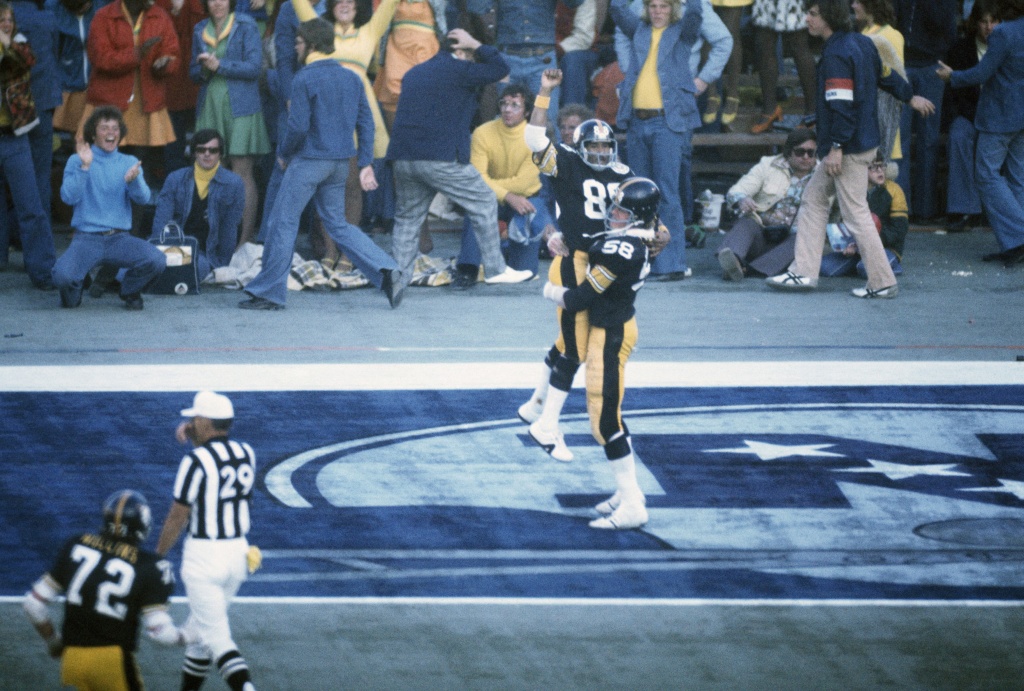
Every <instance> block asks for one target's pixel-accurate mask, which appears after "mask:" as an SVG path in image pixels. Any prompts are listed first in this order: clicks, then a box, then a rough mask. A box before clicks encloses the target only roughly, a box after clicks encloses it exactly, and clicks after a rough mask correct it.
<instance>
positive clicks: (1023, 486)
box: [960, 480, 1024, 501]
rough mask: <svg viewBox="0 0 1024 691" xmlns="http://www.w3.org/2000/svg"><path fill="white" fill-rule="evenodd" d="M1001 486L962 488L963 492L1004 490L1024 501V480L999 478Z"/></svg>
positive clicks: (1005, 492)
mask: <svg viewBox="0 0 1024 691" xmlns="http://www.w3.org/2000/svg"><path fill="white" fill-rule="evenodd" d="M999 484H1000V485H1002V486H1001V487H972V488H970V489H961V490H960V491H961V492H1003V493H1004V494H1012V495H1013V496H1015V497H1017V498H1018V499H1020V500H1022V501H1024V482H1020V481H1018V480H999Z"/></svg>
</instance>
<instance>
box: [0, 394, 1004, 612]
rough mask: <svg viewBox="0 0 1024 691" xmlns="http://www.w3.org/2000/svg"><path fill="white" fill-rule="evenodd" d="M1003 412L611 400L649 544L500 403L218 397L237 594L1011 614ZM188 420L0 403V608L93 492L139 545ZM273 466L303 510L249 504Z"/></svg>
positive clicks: (588, 465)
mask: <svg viewBox="0 0 1024 691" xmlns="http://www.w3.org/2000/svg"><path fill="white" fill-rule="evenodd" d="M1022 393H1024V387H1019V386H1002V387H999V386H995V387H992V386H988V387H980V386H977V387H975V386H915V387H899V386H887V387H886V386H882V387H821V388H816V387H810V388H798V387H787V388H743V389H739V388H700V389H685V388H665V389H653V388H652V389H643V388H638V389H630V390H629V392H628V394H627V410H626V415H625V417H626V420H627V422H628V424H629V425H630V427H631V429H632V430H633V434H634V445H635V448H636V451H637V455H638V458H639V459H640V460H641V462H642V467H643V469H644V477H643V478H642V483H646V484H645V491H647V492H648V496H649V504H648V506H649V508H650V510H651V522H650V524H649V525H648V526H647V527H646V529H645V530H643V531H628V532H604V531H595V530H592V529H590V528H588V526H587V521H588V520H589V519H590V518H592V517H593V514H592V512H590V511H589V510H588V507H590V506H592V505H593V504H594V503H595V502H596V501H599V500H600V499H602V498H603V497H605V496H607V494H609V493H610V492H611V490H612V489H613V484H612V480H611V475H610V472H609V471H608V470H607V468H606V467H604V464H603V456H602V454H601V451H600V449H599V448H598V447H597V446H596V445H595V444H594V442H593V440H592V439H591V438H590V437H589V434H588V429H589V427H588V424H587V423H586V421H585V420H584V419H583V416H580V415H576V416H575V417H570V418H567V422H566V431H567V439H568V441H569V444H570V446H572V447H573V448H574V449H577V451H578V453H577V455H578V456H579V458H578V459H577V461H575V462H574V463H572V464H559V463H556V462H554V461H552V460H551V459H549V458H548V457H547V456H546V455H544V454H543V453H542V452H541V451H540V450H539V449H537V448H536V447H535V446H533V445H532V444H531V443H530V442H529V440H528V438H527V437H526V435H525V426H524V425H522V424H521V423H518V422H517V421H515V420H514V415H515V410H516V408H517V407H518V405H519V404H520V403H521V402H522V400H523V398H524V392H523V391H521V390H472V391H464V390H445V391H357V392H302V391H291V392H250V391H247V392H237V393H233V394H231V397H232V399H233V400H234V403H235V408H236V410H237V411H238V421H237V423H236V428H235V430H234V434H233V436H235V437H237V438H239V439H243V440H245V441H248V442H250V443H251V444H252V446H253V447H254V449H255V450H256V453H257V462H258V468H259V471H260V478H261V481H260V485H259V489H258V495H257V501H256V503H255V506H254V510H253V524H254V530H253V533H252V535H251V537H252V541H253V542H255V543H257V544H259V545H260V547H261V548H262V549H263V550H264V551H265V553H266V554H267V559H266V562H265V567H264V569H263V570H262V571H260V572H259V573H258V574H257V575H256V576H255V577H254V578H252V579H251V580H250V581H249V583H247V584H246V586H245V588H244V589H243V594H245V595H352V596H363V595H367V596H369V595H375V596H510V597H644V598H670V597H671V598H691V597H694V598H705V597H706V598H787V599H789V598H899V599H908V598H909V599H965V598H966V599H971V598H983V599H1015V600H1016V599H1022V598H1024V583H1022V576H1021V572H1022V569H1020V559H1021V556H1022V548H1024V539H1018V538H1017V537H1016V535H1017V534H1018V531H1019V528H1020V526H1022V525H1024V489H1019V488H1018V487H1017V485H1015V484H1014V483H1021V487H1024V434H1022V432H1024V425H1021V424H1019V423H1020V422H1021V421H1024V411H1022V409H1021V408H1020V407H1019V404H1020V403H1021V402H1022V401H1024V397H1022V395H1021V394H1022ZM189 402H190V396H189V395H187V394H182V393H154V392H146V393H124V392H118V393H64V392H61V393H0V416H2V418H3V420H4V424H3V428H2V429H3V431H2V433H0V436H2V439H3V444H2V449H0V467H2V468H3V469H4V472H3V474H2V476H0V506H2V507H3V508H2V510H0V553H2V554H3V555H4V558H3V560H0V595H18V594H21V593H23V592H24V591H25V590H26V588H27V587H28V586H29V585H30V584H31V582H32V580H34V579H35V578H36V577H37V576H38V575H39V574H40V573H42V572H43V571H45V570H46V568H47V567H48V565H49V560H50V559H51V558H52V557H53V555H54V553H55V551H56V549H57V546H58V545H59V544H60V542H61V541H62V540H63V539H65V538H66V537H67V536H68V535H69V534H70V533H72V532H74V531H79V530H88V529H93V528H95V527H96V525H97V522H98V521H97V518H98V510H99V506H100V504H101V503H102V501H103V499H104V498H105V497H106V496H107V495H108V494H109V493H110V492H112V491H113V490H115V489H118V488H121V487H132V488H135V489H138V490H140V491H142V492H143V493H144V494H145V495H146V496H147V497H148V498H149V501H150V503H151V504H152V506H153V509H154V520H155V524H156V525H155V526H154V533H155V532H156V531H158V530H159V524H160V522H161V521H162V518H163V516H164V515H165V513H166V511H167V509H168V507H169V503H170V500H169V495H170V489H171V485H172V483H173V480H174V474H175V471H176V469H177V464H178V461H179V460H180V458H181V455H182V453H183V449H182V447H180V446H179V445H178V444H177V443H176V442H175V441H174V439H173V431H174V428H175V427H176V425H177V424H178V422H179V420H180V418H179V417H178V415H177V413H178V411H179V410H180V409H181V408H183V407H186V406H187V405H188V404H189ZM583 409H584V403H583V398H582V394H581V393H578V392H574V393H573V394H572V396H571V397H570V399H569V402H568V404H567V406H566V410H567V411H568V412H574V413H579V411H581V410H583ZM453 425H457V426H460V427H458V428H456V429H452V426H453ZM758 449H762V451H761V453H760V455H758V453H756V451H757V450H758ZM763 449H768V451H763ZM772 449H775V450H776V452H775V453H776V454H782V455H779V456H778V457H774V456H773V454H772V452H771V450H772ZM778 449H782V450H783V451H777V450H778ZM787 449H788V450H789V452H786V451H785V450H787ZM800 449H803V450H802V451H800ZM787 453H788V455H787ZM302 454H306V456H302ZM297 458H302V459H305V460H304V461H303V462H297V461H295V459H297ZM293 461H295V468H296V469H295V471H294V472H292V473H289V474H288V475H287V478H288V479H289V481H290V484H291V487H292V488H293V489H294V492H295V497H297V498H299V499H301V501H304V502H307V503H308V506H304V507H300V506H298V505H296V504H295V503H294V502H292V500H290V499H288V495H286V494H283V493H281V492H280V491H278V490H274V491H271V489H268V484H267V480H268V477H271V476H273V475H274V473H275V472H276V473H278V474H280V472H281V468H283V467H285V466H282V464H287V463H290V462H293ZM275 469H276V471H275ZM276 486H277V485H275V487H276ZM290 504H291V505H290ZM815 531H818V532H817V533H815ZM154 543H155V535H154V536H153V537H151V538H150V542H149V545H150V546H152V545H153V544H154ZM179 555H180V545H179V547H178V548H177V549H176V550H175V552H173V553H172V558H174V559H177V558H178V556H179ZM179 587H180V586H179Z"/></svg>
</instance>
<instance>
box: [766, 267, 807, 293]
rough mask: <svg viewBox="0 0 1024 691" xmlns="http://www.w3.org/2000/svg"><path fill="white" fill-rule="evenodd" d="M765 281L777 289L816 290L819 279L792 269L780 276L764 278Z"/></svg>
mask: <svg viewBox="0 0 1024 691" xmlns="http://www.w3.org/2000/svg"><path fill="white" fill-rule="evenodd" d="M764 282H765V283H767V284H768V286H769V287H771V288H775V289H776V290H814V289H815V288H817V287H818V279H816V278H807V277H806V276H801V275H800V274H795V273H793V272H792V271H787V272H786V273H784V274H779V275H778V276H771V277H769V278H766V279H764Z"/></svg>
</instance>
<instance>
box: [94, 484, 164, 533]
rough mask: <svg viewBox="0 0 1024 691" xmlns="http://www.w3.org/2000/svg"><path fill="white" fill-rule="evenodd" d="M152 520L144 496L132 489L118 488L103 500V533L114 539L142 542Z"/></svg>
mask: <svg viewBox="0 0 1024 691" xmlns="http://www.w3.org/2000/svg"><path fill="white" fill-rule="evenodd" d="M152 522H153V520H152V512H151V511H150V510H149V504H148V503H147V502H146V498H145V497H144V496H142V495H141V494H139V493H138V492H136V491H134V490H130V489H122V490H119V491H117V492H114V493H113V494H111V495H110V496H109V497H107V500H106V501H105V502H103V534H104V535H106V536H107V537H110V538H112V539H114V540H120V541H121V542H130V543H132V544H134V545H138V544H142V543H143V542H145V541H146V537H147V536H148V535H149V528H150V525H151V524H152Z"/></svg>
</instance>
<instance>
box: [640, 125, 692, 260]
mask: <svg viewBox="0 0 1024 691" xmlns="http://www.w3.org/2000/svg"><path fill="white" fill-rule="evenodd" d="M692 135H693V132H690V131H687V132H673V131H672V130H670V129H669V128H668V125H667V124H666V122H665V117H664V116H659V117H653V118H650V119H648V120H641V119H639V118H636V117H634V118H632V119H631V120H630V121H629V131H628V132H627V133H626V143H627V146H628V147H629V148H628V151H629V161H628V163H629V167H630V168H632V169H633V172H634V173H635V174H636V175H641V176H643V177H646V178H650V179H651V180H654V182H655V183H656V184H657V185H658V187H659V188H660V189H661V203H660V204H659V205H658V215H659V216H660V217H661V222H662V223H663V224H664V225H665V227H666V228H668V230H669V232H670V233H671V234H672V240H671V241H670V242H669V243H668V246H667V247H666V248H665V249H664V250H662V251H661V254H659V255H658V256H657V257H656V258H655V259H654V261H653V262H651V273H652V274H655V275H657V274H668V273H675V272H677V271H685V270H686V220H685V218H684V216H683V207H682V202H681V200H680V198H679V180H680V178H681V177H685V179H687V180H689V178H690V161H691V158H692V154H693V144H692V141H691V140H692ZM690 196H693V195H690Z"/></svg>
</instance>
